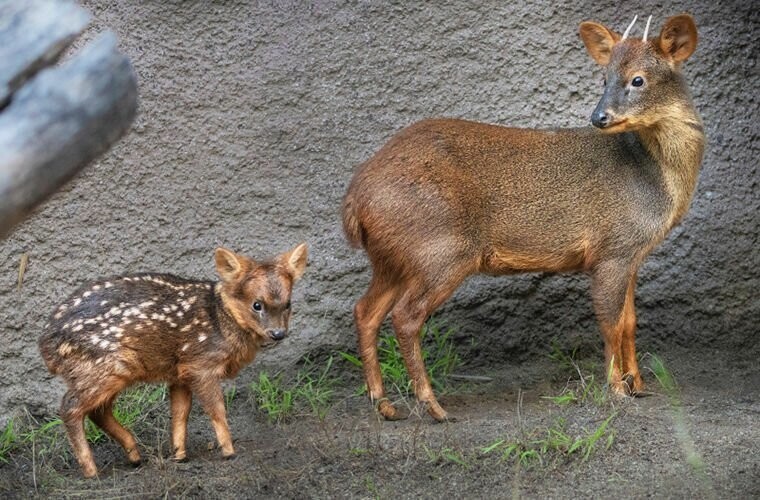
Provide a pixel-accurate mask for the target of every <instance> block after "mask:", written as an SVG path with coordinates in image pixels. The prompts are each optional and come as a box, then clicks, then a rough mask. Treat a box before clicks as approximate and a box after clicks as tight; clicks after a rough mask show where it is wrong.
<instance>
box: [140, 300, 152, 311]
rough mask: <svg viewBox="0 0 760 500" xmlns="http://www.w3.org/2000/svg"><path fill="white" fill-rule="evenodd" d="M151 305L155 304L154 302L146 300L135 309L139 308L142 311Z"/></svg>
mask: <svg viewBox="0 0 760 500" xmlns="http://www.w3.org/2000/svg"><path fill="white" fill-rule="evenodd" d="M153 304H155V302H154V301H152V300H146V301H145V302H142V303H140V304H138V305H137V307H139V308H140V309H143V308H146V307H150V306H152V305H153Z"/></svg>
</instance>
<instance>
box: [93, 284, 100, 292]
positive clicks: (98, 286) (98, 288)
mask: <svg viewBox="0 0 760 500" xmlns="http://www.w3.org/2000/svg"><path fill="white" fill-rule="evenodd" d="M92 289H93V290H94V291H96V292H97V291H98V290H100V285H95V286H94V287H92Z"/></svg>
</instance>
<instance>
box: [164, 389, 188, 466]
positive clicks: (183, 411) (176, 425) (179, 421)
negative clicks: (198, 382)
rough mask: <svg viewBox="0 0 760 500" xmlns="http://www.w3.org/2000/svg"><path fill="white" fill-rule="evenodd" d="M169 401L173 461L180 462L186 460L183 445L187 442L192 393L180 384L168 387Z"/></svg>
mask: <svg viewBox="0 0 760 500" xmlns="http://www.w3.org/2000/svg"><path fill="white" fill-rule="evenodd" d="M169 399H170V401H171V408H172V446H173V447H174V460H177V461H178V462H181V461H183V460H185V459H186V458H187V451H186V450H185V443H186V441H187V417H188V416H189V415H190V408H191V406H192V404H193V393H192V392H191V391H190V388H189V387H188V386H186V385H182V384H170V385H169Z"/></svg>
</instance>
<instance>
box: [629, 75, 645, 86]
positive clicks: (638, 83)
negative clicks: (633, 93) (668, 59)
mask: <svg viewBox="0 0 760 500" xmlns="http://www.w3.org/2000/svg"><path fill="white" fill-rule="evenodd" d="M631 85H633V86H634V87H641V86H642V85H644V79H643V78H641V77H640V76H635V77H633V80H631Z"/></svg>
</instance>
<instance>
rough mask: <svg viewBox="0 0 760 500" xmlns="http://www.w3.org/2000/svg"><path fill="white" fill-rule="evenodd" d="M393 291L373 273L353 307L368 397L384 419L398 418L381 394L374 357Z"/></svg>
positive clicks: (378, 363) (394, 292)
mask: <svg viewBox="0 0 760 500" xmlns="http://www.w3.org/2000/svg"><path fill="white" fill-rule="evenodd" d="M396 293H397V292H396V290H395V289H394V288H393V287H392V286H390V285H388V284H386V283H384V282H383V280H382V279H381V278H378V277H377V276H373V277H372V281H371V282H370V285H369V290H367V293H366V294H364V296H363V297H362V298H361V299H359V301H358V302H357V303H356V307H354V320H355V322H356V330H357V340H358V344H359V354H360V355H361V358H362V367H363V368H364V379H365V381H366V382H367V391H368V392H369V397H370V399H371V400H372V401H377V410H378V411H379V412H380V414H381V415H382V416H383V417H385V418H386V419H387V420H397V419H399V418H401V417H400V415H399V413H398V410H397V409H396V408H395V407H394V406H393V405H392V404H391V402H390V401H388V399H387V398H386V397H385V388H384V387H383V378H382V374H381V372H380V362H379V361H378V359H377V333H378V330H379V329H380V325H381V324H382V323H383V320H384V319H385V316H386V315H387V314H388V311H390V309H391V307H392V306H393V303H394V302H395V300H396Z"/></svg>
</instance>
